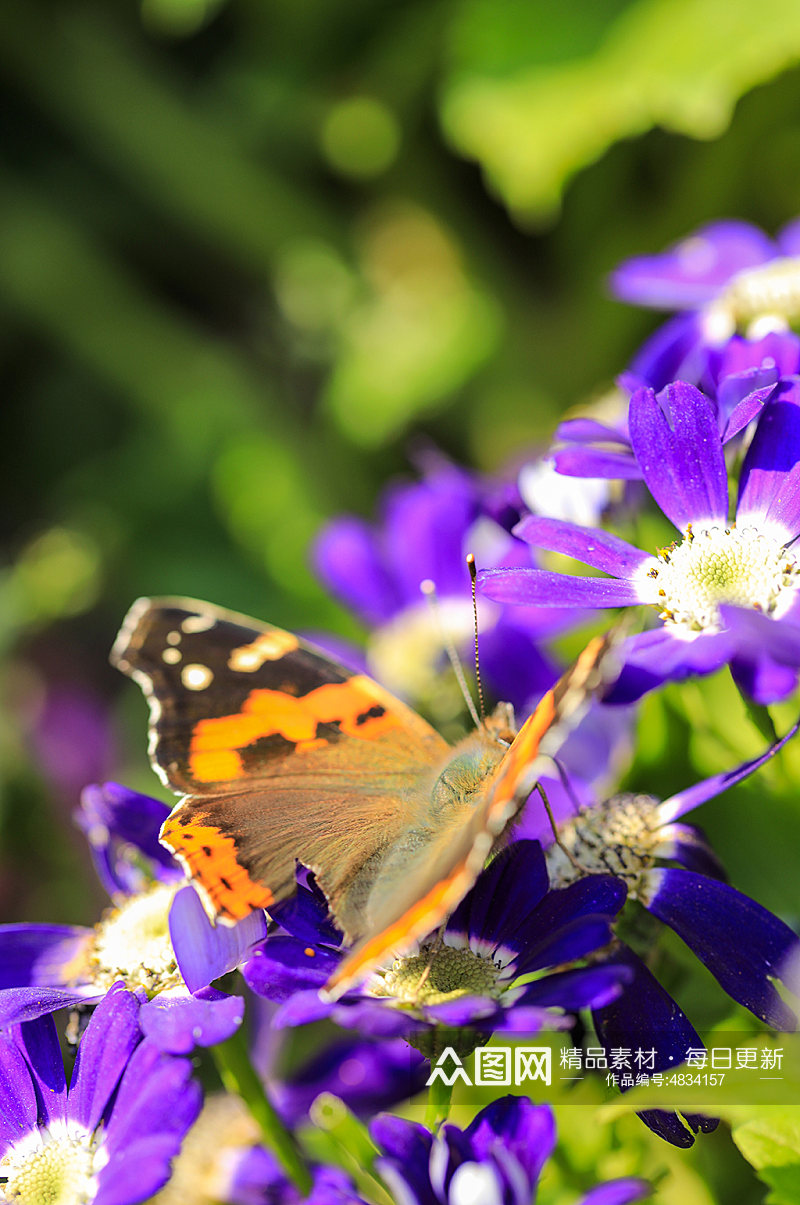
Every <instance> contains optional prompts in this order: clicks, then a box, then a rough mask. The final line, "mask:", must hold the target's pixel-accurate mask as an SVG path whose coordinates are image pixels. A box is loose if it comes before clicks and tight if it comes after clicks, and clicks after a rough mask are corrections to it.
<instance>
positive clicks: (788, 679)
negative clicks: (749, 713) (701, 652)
mask: <svg viewBox="0 0 800 1205" xmlns="http://www.w3.org/2000/svg"><path fill="white" fill-rule="evenodd" d="M730 670H731V677H732V678H733V680H734V682H735V683H736V686H737V689H738V690H739V691H740V692H741V694H743V695H746V696H747V697H748V698H751V699H752V700H753V701H754V702H755V703H760V704H761V705H762V706H764V707H768V706H769V705H770V703H780V702H781V701H782V700H783V699H786V698H788V696H789V695H791V694H793V693H794V691H795V689H796V688H797V680H798V671H797V670H796V669H793V668H790V667H789V666H786V665H778V664H776V662H775V661H773V660H772V658H771V657H770V656H769V655H767V654H759V653H757V652H755V651H753V652H750V651H749V650H748V654H745V655H744V656H742V657H731V664H730Z"/></svg>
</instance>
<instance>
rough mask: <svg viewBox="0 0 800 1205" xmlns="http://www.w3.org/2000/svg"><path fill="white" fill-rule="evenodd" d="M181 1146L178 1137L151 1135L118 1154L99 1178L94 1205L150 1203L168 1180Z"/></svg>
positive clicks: (119, 1151) (172, 1135) (112, 1158)
mask: <svg viewBox="0 0 800 1205" xmlns="http://www.w3.org/2000/svg"><path fill="white" fill-rule="evenodd" d="M180 1144H181V1138H180V1136H179V1135H177V1134H152V1135H150V1136H149V1137H147V1138H141V1139H139V1140H138V1141H137V1142H132V1143H131V1144H130V1145H129V1146H126V1147H124V1148H123V1149H121V1150H118V1151H116V1152H115V1153H114V1154H113V1155H112V1157H111V1159H110V1160H109V1162H108V1163H107V1164H106V1165H105V1167H104V1168H103V1169H102V1171H101V1172H100V1174H99V1176H98V1177H97V1195H96V1196H94V1197H92V1205H136V1203H137V1202H139V1201H148V1200H149V1199H150V1198H151V1197H152V1196H153V1195H154V1194H155V1193H156V1192H158V1190H159V1189H160V1188H163V1187H164V1185H165V1184H166V1182H167V1180H168V1179H169V1177H170V1173H171V1171H172V1160H173V1159H174V1158H175V1156H176V1155H177V1153H178V1150H179V1148H180Z"/></svg>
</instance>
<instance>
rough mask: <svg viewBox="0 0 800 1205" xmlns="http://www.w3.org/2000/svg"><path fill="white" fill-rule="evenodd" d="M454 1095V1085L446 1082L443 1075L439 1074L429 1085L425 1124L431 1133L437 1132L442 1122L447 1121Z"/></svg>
mask: <svg viewBox="0 0 800 1205" xmlns="http://www.w3.org/2000/svg"><path fill="white" fill-rule="evenodd" d="M452 1095H453V1085H452V1084H446V1083H445V1082H444V1080H443V1079H442V1078H441V1076H437V1077H436V1078H435V1079H434V1081H433V1083H432V1084H431V1085H430V1086H429V1088H428V1101H427V1104H426V1105H425V1125H426V1126H427V1128H428V1129H429V1130H430V1131H431V1133H435V1132H436V1131H437V1130H438V1128H439V1126H440V1125H441V1124H442V1122H444V1121H447V1115H448V1113H449V1112H450V1098H451V1097H452Z"/></svg>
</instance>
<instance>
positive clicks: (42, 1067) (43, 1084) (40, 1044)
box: [17, 1016, 67, 1126]
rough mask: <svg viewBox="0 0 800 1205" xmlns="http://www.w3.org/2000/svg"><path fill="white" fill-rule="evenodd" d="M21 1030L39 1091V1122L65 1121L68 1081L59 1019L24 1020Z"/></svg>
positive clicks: (20, 1034) (37, 1090)
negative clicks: (62, 1051) (59, 1032)
mask: <svg viewBox="0 0 800 1205" xmlns="http://www.w3.org/2000/svg"><path fill="white" fill-rule="evenodd" d="M17 1033H18V1035H19V1044H20V1047H21V1048H22V1050H23V1053H24V1055H25V1058H26V1059H27V1062H28V1068H29V1070H30V1076H31V1080H32V1081H33V1086H34V1090H35V1092H36V1098H37V1102H38V1106H39V1125H40V1126H49V1125H51V1124H52V1123H53V1122H54V1121H61V1120H63V1119H64V1118H65V1117H66V1110H67V1081H66V1077H65V1075H64V1059H63V1057H62V1054H61V1046H60V1043H59V1040H58V1033H57V1032H56V1026H55V1021H54V1020H53V1018H52V1016H47V1017H38V1018H37V1019H36V1020H35V1021H24V1022H23V1023H22V1025H20V1026H19V1028H18V1030H17Z"/></svg>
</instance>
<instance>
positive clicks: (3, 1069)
mask: <svg viewBox="0 0 800 1205" xmlns="http://www.w3.org/2000/svg"><path fill="white" fill-rule="evenodd" d="M33 1024H37V1022H33ZM41 1024H44V1022H41ZM15 1037H18V1034H12V1033H10V1032H8V1031H6V1032H5V1033H0V1157H2V1155H3V1154H5V1152H6V1150H7V1149H8V1147H9V1146H11V1144H12V1143H14V1142H17V1141H18V1140H19V1139H20V1138H22V1137H23V1136H24V1135H25V1134H28V1133H30V1131H31V1130H35V1129H36V1126H37V1124H38V1115H39V1106H38V1102H37V1100H36V1092H35V1090H34V1087H33V1082H32V1080H31V1073H30V1069H29V1067H28V1064H27V1062H26V1061H25V1058H24V1056H23V1054H22V1051H21V1050H20V1048H19V1046H18V1045H17V1043H16V1041H15V1040H14V1039H15Z"/></svg>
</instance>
